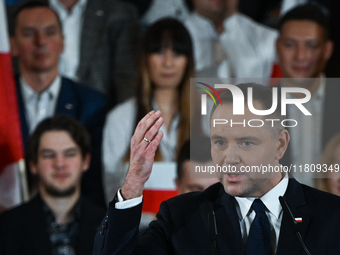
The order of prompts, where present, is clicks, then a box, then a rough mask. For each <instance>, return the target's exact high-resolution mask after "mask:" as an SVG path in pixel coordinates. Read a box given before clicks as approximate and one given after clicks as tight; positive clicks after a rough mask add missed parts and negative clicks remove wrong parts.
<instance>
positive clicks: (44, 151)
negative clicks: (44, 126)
mask: <svg viewBox="0 0 340 255" xmlns="http://www.w3.org/2000/svg"><path fill="white" fill-rule="evenodd" d="M39 152H40V153H53V152H54V150H52V149H48V148H42V149H40V150H39Z"/></svg>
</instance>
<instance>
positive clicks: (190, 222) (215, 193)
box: [93, 179, 340, 255]
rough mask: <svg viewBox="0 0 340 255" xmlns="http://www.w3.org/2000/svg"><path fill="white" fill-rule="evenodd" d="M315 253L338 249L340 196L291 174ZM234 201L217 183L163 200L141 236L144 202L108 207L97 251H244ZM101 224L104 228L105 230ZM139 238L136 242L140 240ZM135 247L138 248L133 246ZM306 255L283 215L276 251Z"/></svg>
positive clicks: (293, 195) (293, 200) (291, 193)
mask: <svg viewBox="0 0 340 255" xmlns="http://www.w3.org/2000/svg"><path fill="white" fill-rule="evenodd" d="M284 197H285V199H286V201H287V203H288V205H289V207H290V208H291V210H292V213H293V215H294V217H302V223H298V224H299V229H300V232H301V235H302V238H303V240H304V241H305V243H306V246H307V247H308V249H309V251H310V252H311V253H312V254H323V255H327V254H329V255H331V254H332V255H333V254H340V235H339V228H340V198H339V197H336V196H334V195H331V194H328V193H325V192H322V191H318V190H316V189H313V188H311V187H308V186H305V185H301V184H300V183H298V182H297V181H296V180H295V179H290V180H289V184H288V189H287V191H286V194H285V195H284ZM235 203H237V202H236V200H235V198H234V197H232V196H230V195H228V194H227V193H226V192H225V191H224V188H223V186H222V185H221V184H220V183H217V184H215V185H213V186H211V187H209V188H208V189H207V190H205V191H204V192H195V193H189V194H184V195H181V196H178V197H175V198H172V199H169V200H168V201H165V202H163V203H162V205H161V207H160V210H159V213H158V214H157V219H158V220H157V221H154V222H152V223H151V224H150V227H149V228H148V229H147V230H146V231H145V233H143V234H142V235H141V236H140V237H139V238H138V223H139V219H140V214H141V210H142V205H138V206H136V207H133V208H131V209H125V210H118V209H115V208H114V202H111V204H110V206H109V213H108V219H107V220H106V222H105V221H104V222H103V223H102V224H103V225H102V226H104V231H102V232H101V233H99V232H97V235H96V239H95V247H94V251H93V255H99V254H101V255H102V254H105V255H108V254H110V255H113V254H120V255H121V254H148V255H149V254H155V255H159V254H183V255H184V254H185V255H188V254H202V255H203V254H204V255H207V254H231V255H244V245H243V242H242V238H241V231H240V225H239V220H238V216H237V212H236V207H235ZM209 204H211V205H212V208H213V210H214V212H215V216H216V226H217V244H216V249H214V242H213V241H212V237H213V236H212V235H211V234H210V233H211V230H212V229H213V224H211V223H209V222H211V221H210V220H209V219H208V215H209V213H208V212H209V210H210V209H209ZM102 229H103V227H101V228H100V230H102ZM137 239H138V243H137ZM135 246H136V247H135ZM297 254H301V255H304V254H305V253H304V251H303V249H302V248H301V245H300V244H299V241H298V239H297V237H296V235H295V233H294V232H293V231H292V229H291V228H290V225H289V223H288V221H287V218H286V215H285V214H283V218H282V223H281V230H280V237H279V242H278V247H277V255H297Z"/></svg>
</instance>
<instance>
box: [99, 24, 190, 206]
mask: <svg viewBox="0 0 340 255" xmlns="http://www.w3.org/2000/svg"><path fill="white" fill-rule="evenodd" d="M192 54H193V53H192V42H191V38H190V35H189V33H188V31H187V30H186V29H185V27H184V26H183V25H182V24H181V23H180V22H179V21H176V20H174V19H163V20H160V21H158V22H156V23H155V24H154V25H152V26H151V27H150V28H149V29H148V31H147V32H146V34H145V36H144V40H143V44H142V48H141V52H140V58H139V77H138V81H137V94H136V97H135V98H132V99H130V100H127V101H126V102H124V103H123V104H121V105H118V106H117V107H116V108H114V109H113V110H112V111H111V112H110V113H109V114H108V116H107V119H106V124H105V127H104V139H103V164H104V169H105V172H104V186H105V193H106V200H107V201H111V199H112V198H113V197H114V195H115V193H116V191H117V190H118V188H119V187H121V185H122V183H123V180H124V177H125V174H126V169H125V168H124V165H125V163H126V162H128V160H129V156H130V150H129V144H130V139H131V136H132V135H133V130H134V129H135V127H136V125H137V124H138V122H139V121H140V120H141V119H142V118H143V117H144V116H145V115H146V114H147V113H148V112H150V111H151V110H155V111H157V110H160V111H161V112H162V118H163V119H164V124H163V126H162V128H161V130H162V131H163V132H164V136H163V139H162V141H161V144H160V146H159V149H158V150H157V151H156V155H155V161H175V160H176V157H177V154H178V151H179V148H181V147H182V145H183V144H184V143H185V141H186V140H188V139H189V136H190V78H193V77H194V63H193V55H192ZM121 86H124V84H121Z"/></svg>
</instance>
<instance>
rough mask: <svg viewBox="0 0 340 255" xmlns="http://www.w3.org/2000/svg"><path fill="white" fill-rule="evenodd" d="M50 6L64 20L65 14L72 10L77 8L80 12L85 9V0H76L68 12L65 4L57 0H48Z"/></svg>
mask: <svg viewBox="0 0 340 255" xmlns="http://www.w3.org/2000/svg"><path fill="white" fill-rule="evenodd" d="M49 4H50V6H51V7H52V8H53V9H54V10H56V11H57V12H58V15H59V16H60V19H61V20H64V19H65V18H66V16H68V15H70V14H71V13H73V12H74V10H76V9H79V10H81V13H82V12H83V11H84V10H85V7H86V4H87V0H78V1H77V3H76V4H75V5H74V6H73V7H72V10H71V12H69V11H68V10H67V9H66V8H65V6H64V5H63V4H62V3H61V2H60V1H59V0H49Z"/></svg>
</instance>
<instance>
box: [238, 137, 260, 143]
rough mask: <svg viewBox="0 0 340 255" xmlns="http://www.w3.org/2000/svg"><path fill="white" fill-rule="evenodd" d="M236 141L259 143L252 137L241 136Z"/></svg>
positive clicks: (258, 140)
mask: <svg viewBox="0 0 340 255" xmlns="http://www.w3.org/2000/svg"><path fill="white" fill-rule="evenodd" d="M236 140H237V141H253V142H260V141H261V140H260V139H258V138H257V137H254V136H243V137H240V138H236Z"/></svg>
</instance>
